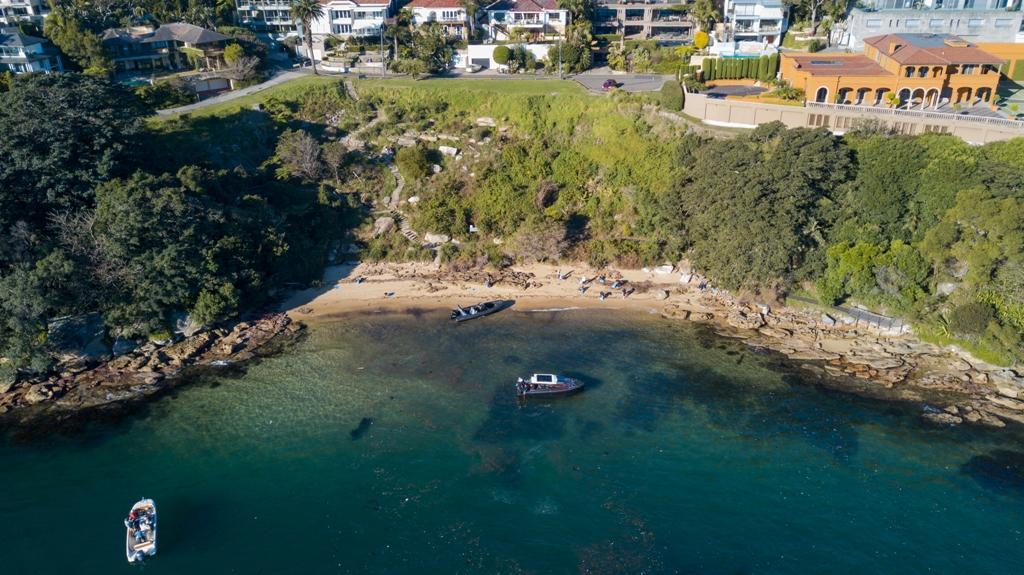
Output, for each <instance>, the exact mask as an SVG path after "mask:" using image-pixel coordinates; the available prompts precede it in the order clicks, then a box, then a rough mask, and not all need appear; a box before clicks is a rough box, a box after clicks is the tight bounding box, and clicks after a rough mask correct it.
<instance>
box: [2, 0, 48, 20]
mask: <svg viewBox="0 0 1024 575" xmlns="http://www.w3.org/2000/svg"><path fill="white" fill-rule="evenodd" d="M49 13H50V5H49V4H48V3H47V1H46V0H0V24H7V25H14V24H17V23H18V22H23V21H29V22H32V23H34V24H37V25H39V26H42V25H43V19H44V18H46V15H47V14H49Z"/></svg>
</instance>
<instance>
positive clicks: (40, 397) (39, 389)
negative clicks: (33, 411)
mask: <svg viewBox="0 0 1024 575" xmlns="http://www.w3.org/2000/svg"><path fill="white" fill-rule="evenodd" d="M51 397H53V391H51V389H50V386H49V385H48V384H45V383H37V384H35V385H33V386H31V387H29V388H28V391H26V392H25V395H23V396H22V400H23V401H24V402H25V403H27V404H29V405H35V404H37V403H42V402H44V401H46V400H47V399H50V398H51Z"/></svg>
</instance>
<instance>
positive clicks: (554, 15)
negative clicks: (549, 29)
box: [548, 12, 562, 22]
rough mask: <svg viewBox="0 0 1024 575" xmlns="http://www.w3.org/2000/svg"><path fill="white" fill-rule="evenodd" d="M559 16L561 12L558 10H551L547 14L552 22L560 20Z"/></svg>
mask: <svg viewBox="0 0 1024 575" xmlns="http://www.w3.org/2000/svg"><path fill="white" fill-rule="evenodd" d="M561 18H562V14H561V13H559V12H551V13H549V14H548V20H551V21H552V22H558V21H560V20H561Z"/></svg>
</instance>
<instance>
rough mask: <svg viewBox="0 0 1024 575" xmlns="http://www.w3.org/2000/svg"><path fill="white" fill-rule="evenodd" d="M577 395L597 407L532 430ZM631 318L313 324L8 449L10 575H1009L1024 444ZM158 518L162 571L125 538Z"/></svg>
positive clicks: (1014, 557) (5, 539) (1016, 541)
mask: <svg viewBox="0 0 1024 575" xmlns="http://www.w3.org/2000/svg"><path fill="white" fill-rule="evenodd" d="M534 371H557V372H560V373H564V374H569V375H574V376H578V377H580V378H582V379H584V380H585V381H586V383H587V386H588V388H587V390H586V391H585V392H584V393H582V394H579V395H576V396H572V397H568V398H562V399H560V400H550V401H546V402H529V403H526V404H520V403H519V402H517V401H516V399H515V397H514V395H513V388H512V381H513V380H514V379H515V377H517V376H519V375H527V374H529V373H531V372H534ZM920 409H921V407H920V406H915V405H898V404H886V403H880V402H877V401H870V400H865V399H860V398H856V397H853V396H850V395H846V394H843V393H838V392H834V391H829V390H827V389H825V388H823V387H821V386H819V385H816V384H815V383H814V382H813V381H812V380H809V379H807V377H806V376H805V375H804V374H803V373H802V372H801V370H799V369H793V368H790V367H787V366H785V365H784V364H782V363H781V362H780V360H779V359H778V358H776V357H774V356H772V355H763V354H757V353H754V352H751V351H749V350H747V349H745V347H744V346H743V345H742V343H740V342H737V341H732V340H726V339H721V338H718V337H716V336H714V335H713V334H711V333H710V332H708V331H707V330H706V328H702V327H700V326H695V325H689V324H685V323H680V322H671V321H667V320H662V319H660V318H657V317H654V316H648V315H643V314H636V313H630V314H626V313H616V312H594V311H568V312H561V313H556V312H550V313H547V312H545V313H526V312H522V311H515V310H510V311H508V312H503V313H502V314H500V315H498V316H494V317H490V318H486V319H482V320H480V321H475V322H469V323H467V324H464V325H458V326H453V325H449V324H448V323H447V322H446V321H445V314H444V313H441V312H424V313H418V314H405V315H395V314H373V315H355V316H348V317H343V318H339V319H338V320H336V321H332V322H329V323H325V324H322V325H318V326H316V327H315V328H313V329H312V330H311V331H310V333H309V335H308V337H306V338H305V339H304V340H303V341H301V342H300V343H298V344H296V345H295V346H294V347H293V348H292V349H290V350H289V351H287V352H286V353H283V354H281V355H279V356H276V357H273V358H269V359H265V360H263V361H262V362H261V363H259V364H257V365H254V366H252V367H250V368H249V369H248V370H247V371H246V372H245V373H224V374H221V375H216V376H210V377H205V378H203V379H201V380H199V381H197V382H196V383H194V384H193V385H190V386H188V387H184V388H181V389H179V390H178V391H177V392H176V393H174V394H173V395H169V396H166V397H164V398H161V399H160V400H158V401H156V402H153V403H151V404H149V405H148V406H146V407H145V408H144V409H142V410H140V411H139V412H137V413H135V414H132V415H130V416H127V417H125V418H123V419H121V420H119V421H116V422H109V421H105V422H96V423H94V424H91V425H89V426H87V427H86V428H85V429H82V430H78V431H76V432H75V433H73V434H66V433H63V434H62V433H56V434H36V435H34V436H32V437H29V438H25V437H16V438H15V437H8V438H5V439H3V440H2V441H0V490H2V491H0V573H4V574H11V575H15V574H34V573H39V574H51V573H57V574H61V575H70V574H93V573H102V574H116V573H146V574H149V575H156V574H162V573H173V574H185V573H188V574H206V573H218V574H222V573H244V574H277V573H302V574H318V573H388V574H401V573H417V574H420V573H444V574H448V573H537V574H547V573H630V574H639V573H649V574H659V573H713V574H725V575H735V574H740V573H749V574H761V573H865V574H868V573H871V574H877V573H901V574H902V573H972V574H982V573H998V574H1005V573H1014V572H1020V569H1021V565H1024V444H1022V441H1021V440H1022V436H1021V434H1020V433H1018V432H1016V431H1013V430H1010V431H1003V432H990V431H981V430H964V429H943V428H937V427H933V426H929V425H926V424H923V423H922V422H921V421H920V418H919V413H920ZM143 496H145V497H152V498H154V499H155V500H156V502H157V506H158V509H159V513H160V532H159V546H160V550H159V554H158V555H157V556H156V557H155V558H153V559H151V560H149V561H148V562H147V563H146V564H145V565H142V566H130V565H128V564H127V563H126V561H125V558H124V528H123V526H122V524H121V519H122V518H123V517H124V515H125V514H126V513H127V511H128V509H129V508H130V506H131V504H132V503H133V502H134V501H135V500H137V499H138V498H140V497H143Z"/></svg>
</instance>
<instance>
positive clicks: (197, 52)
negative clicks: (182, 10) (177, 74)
mask: <svg viewBox="0 0 1024 575" xmlns="http://www.w3.org/2000/svg"><path fill="white" fill-rule="evenodd" d="M228 40H230V38H229V37H228V36H225V35H224V34H221V33H219V32H214V31H212V30H207V29H206V28H200V27H199V26H193V25H192V24H185V23H184V22H176V23H173V24H164V25H162V26H160V27H159V28H157V29H155V30H154V29H152V28H149V27H144V26H137V27H133V28H111V29H110V30H107V31H106V32H104V33H103V47H104V48H106V50H107V52H108V53H109V54H110V57H111V58H112V59H113V60H114V65H115V67H116V70H117V71H118V72H132V71H151V70H181V69H184V68H193V67H196V66H199V67H202V68H207V69H211V68H218V67H220V65H221V64H222V63H223V58H222V56H223V53H224V46H225V44H227V42H228Z"/></svg>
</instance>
